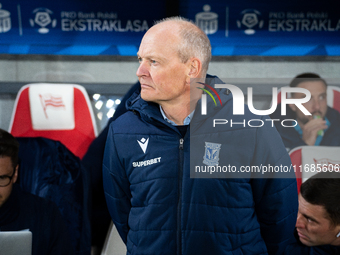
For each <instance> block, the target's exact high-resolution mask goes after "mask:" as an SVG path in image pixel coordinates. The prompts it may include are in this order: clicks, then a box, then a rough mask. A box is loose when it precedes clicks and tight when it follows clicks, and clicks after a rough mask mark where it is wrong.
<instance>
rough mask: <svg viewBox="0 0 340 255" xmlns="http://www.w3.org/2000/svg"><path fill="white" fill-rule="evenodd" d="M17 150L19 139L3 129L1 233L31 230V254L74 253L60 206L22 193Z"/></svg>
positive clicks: (0, 140) (0, 132)
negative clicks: (17, 182)
mask: <svg viewBox="0 0 340 255" xmlns="http://www.w3.org/2000/svg"><path fill="white" fill-rule="evenodd" d="M18 151H19V143H18V142H17V140H16V139H15V138H14V137H13V136H12V135H11V134H9V133H8V132H6V131H5V130H2V129H0V231H22V230H27V229H28V230H30V231H31V232H32V255H42V254H48V255H72V254H74V249H73V247H72V243H71V240H70V238H69V235H68V230H67V227H66V224H65V222H64V219H63V218H62V216H61V214H60V212H59V209H58V207H57V206H56V205H55V204H54V203H53V202H50V201H48V200H45V199H43V198H40V197H38V196H35V195H32V194H29V193H25V192H23V191H22V190H21V188H20V186H19V185H18V184H16V181H17V179H18V175H19V173H18V167H19V165H18V162H19V159H18ZM18 245H20V244H18ZM0 253H1V249H0Z"/></svg>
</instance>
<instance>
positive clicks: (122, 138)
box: [103, 17, 298, 255]
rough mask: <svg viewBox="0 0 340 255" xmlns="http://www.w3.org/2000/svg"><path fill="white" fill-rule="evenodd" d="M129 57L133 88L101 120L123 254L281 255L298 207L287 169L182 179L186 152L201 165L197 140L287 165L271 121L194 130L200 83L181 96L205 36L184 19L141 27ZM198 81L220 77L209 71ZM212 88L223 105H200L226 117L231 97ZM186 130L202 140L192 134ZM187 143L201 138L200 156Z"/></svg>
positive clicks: (203, 52) (244, 157)
mask: <svg viewBox="0 0 340 255" xmlns="http://www.w3.org/2000/svg"><path fill="white" fill-rule="evenodd" d="M137 55H138V59H139V63H140V66H139V68H138V70H137V76H138V78H139V82H140V84H141V92H140V93H139V92H136V93H134V94H133V95H132V96H131V97H130V98H129V99H128V101H127V110H128V111H127V112H126V113H124V114H123V115H121V116H120V117H119V118H117V119H116V120H115V121H113V122H112V123H111V124H110V127H109V133H108V135H107V141H106V146H105V151H104V159H103V183H104V191H105V196H106V200H107V204H108V208H109V212H110V214H111V217H112V220H113V223H114V224H115V226H116V228H117V230H118V232H119V234H120V236H121V238H122V240H123V241H124V242H125V243H126V246H127V254H155V255H156V254H162V255H166V254H171V255H172V254H196V255H200V254H202V255H203V254H204V255H206V254H211V255H214V254H216V255H223V254H281V253H283V251H284V248H285V247H286V246H287V244H289V243H290V241H291V240H290V239H291V238H292V237H293V232H294V224H295V221H296V214H297V206H298V204H297V202H298V201H297V187H296V179H295V175H294V173H293V174H292V175H289V176H290V177H292V178H287V179H266V178H259V179H252V178H244V179H242V178H239V179H231V178H230V179H227V178H224V179H218V178H216V179H214V178H211V179H208V178H190V160H191V156H193V160H194V161H196V162H198V163H200V164H202V161H203V156H204V141H209V143H211V144H212V143H213V144H218V143H221V144H220V145H221V150H220V158H219V160H220V161H221V163H222V161H223V163H226V162H227V163H229V164H230V165H238V166H239V165H240V164H243V165H260V164H271V165H276V166H277V165H284V166H288V165H290V164H291V162H290V159H289V156H288V154H287V152H286V150H285V148H284V146H283V143H282V141H281V139H280V136H279V134H278V133H277V131H276V130H275V128H272V127H270V126H266V127H264V128H256V129H252V130H251V129H250V128H244V129H243V128H231V129H227V130H226V131H225V132H223V133H221V134H220V135H219V134H218V133H217V131H215V130H213V129H209V131H207V132H204V133H203V134H201V133H197V132H198V131H197V129H196V128H195V127H197V126H198V125H199V123H200V124H202V125H204V124H207V123H212V119H211V118H212V115H211V112H209V113H210V114H207V115H206V116H202V115H200V114H199V112H200V109H198V110H197V108H196V107H199V106H200V104H198V103H197V102H198V100H199V98H200V96H201V95H202V94H201V93H202V90H200V89H196V88H195V89H194V90H193V91H192V92H193V94H192V95H191V94H190V87H191V85H190V83H191V80H192V79H196V78H200V79H204V78H205V77H206V73H207V70H208V66H209V62H210V59H211V46H210V42H209V39H208V37H207V36H206V35H205V33H204V32H203V31H202V30H201V29H199V28H198V27H197V26H196V25H195V24H193V23H191V22H189V21H187V20H185V19H183V18H180V17H173V18H168V19H165V20H163V21H160V22H158V23H156V25H154V26H153V27H151V28H150V29H149V30H148V31H147V32H146V34H145V35H144V37H143V39H142V42H141V45H140V48H139V51H138V54H137ZM206 82H207V83H209V84H210V85H209V84H206V85H205V86H206V87H208V86H214V84H220V83H222V81H221V80H219V79H218V78H217V77H214V79H209V81H208V79H207V80H206ZM198 86H199V84H198ZM200 86H201V87H200V88H203V85H202V84H201V85H200ZM217 93H218V94H219V95H220V97H221V100H222V102H224V104H223V105H221V106H218V107H216V108H213V106H211V104H213V102H212V99H211V100H210V99H209V101H208V103H207V104H208V105H209V106H210V108H209V109H211V110H212V111H214V114H216V115H217V117H221V116H223V117H224V118H228V117H229V118H232V117H233V115H232V114H231V112H232V110H231V108H232V104H233V100H232V95H231V94H230V93H227V90H226V89H217ZM195 109H196V110H195ZM208 115H210V116H208ZM217 117H216V118H217ZM242 117H243V118H247V120H248V118H251V117H254V116H253V115H251V114H250V113H249V112H247V113H246V114H245V116H242ZM200 130H201V131H203V130H202V129H200ZM195 131H196V134H198V135H201V136H202V139H198V138H197V139H191V134H194V132H195ZM191 142H192V143H194V142H200V148H199V150H200V151H201V152H200V153H199V154H197V155H191V153H190V147H191ZM212 152H214V153H211V154H210V155H211V158H214V159H216V151H212ZM287 176H288V175H287Z"/></svg>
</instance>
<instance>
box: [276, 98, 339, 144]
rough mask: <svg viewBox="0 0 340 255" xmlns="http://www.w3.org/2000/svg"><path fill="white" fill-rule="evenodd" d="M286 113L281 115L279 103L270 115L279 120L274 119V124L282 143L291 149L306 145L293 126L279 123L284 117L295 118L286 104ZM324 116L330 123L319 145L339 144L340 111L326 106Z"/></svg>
mask: <svg viewBox="0 0 340 255" xmlns="http://www.w3.org/2000/svg"><path fill="white" fill-rule="evenodd" d="M286 110H287V114H286V116H283V115H281V104H279V105H278V108H277V109H276V111H275V112H274V113H273V114H272V115H270V117H271V118H272V119H279V120H280V121H275V122H274V123H275V126H276V128H277V131H279V133H280V135H281V137H282V140H283V143H284V145H285V146H286V148H287V150H291V149H293V148H295V147H298V146H305V145H307V144H306V143H305V142H304V141H303V140H302V138H301V137H300V135H299V133H298V132H297V131H296V130H295V128H294V127H284V126H282V125H281V123H280V122H281V121H282V120H284V119H295V117H296V115H295V113H294V112H293V111H292V110H291V109H290V107H288V106H287V108H286ZM326 118H327V119H328V120H329V122H330V123H331V125H330V126H329V127H328V129H327V130H326V132H325V134H324V136H323V138H322V140H321V143H320V145H323V146H340V113H339V112H338V111H337V110H334V109H333V108H330V107H328V108H327V113H326ZM285 125H286V126H293V125H294V123H293V122H292V121H286V123H285Z"/></svg>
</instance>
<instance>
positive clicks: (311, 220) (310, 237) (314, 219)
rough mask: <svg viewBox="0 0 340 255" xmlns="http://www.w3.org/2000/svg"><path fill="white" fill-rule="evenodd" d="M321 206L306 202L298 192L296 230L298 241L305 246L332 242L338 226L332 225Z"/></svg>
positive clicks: (335, 238) (337, 231) (334, 239)
mask: <svg viewBox="0 0 340 255" xmlns="http://www.w3.org/2000/svg"><path fill="white" fill-rule="evenodd" d="M327 216H328V214H327V212H326V210H325V208H324V207H323V206H320V205H313V204H310V203H308V202H307V201H306V200H305V199H304V198H303V197H302V196H301V194H299V212H298V218H297V220H296V230H297V232H298V235H299V239H300V241H301V242H302V243H303V244H304V245H307V246H316V245H324V244H334V242H335V241H337V237H336V235H337V234H338V233H339V231H340V226H333V225H332V224H331V221H330V219H329V218H328V217H327Z"/></svg>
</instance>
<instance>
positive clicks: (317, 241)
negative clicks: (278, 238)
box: [285, 165, 340, 255]
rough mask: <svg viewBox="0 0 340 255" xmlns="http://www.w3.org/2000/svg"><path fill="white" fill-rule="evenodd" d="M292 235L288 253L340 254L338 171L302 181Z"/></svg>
mask: <svg viewBox="0 0 340 255" xmlns="http://www.w3.org/2000/svg"><path fill="white" fill-rule="evenodd" d="M339 167H340V166H339V165H338V169H339ZM295 235H296V243H295V244H293V245H289V246H288V247H287V250H286V253H285V254H287V255H294V254H296V255H298V254H299V255H300V254H301V255H304V254H306V255H312V254H319V255H322V254H325V255H326V254H334V255H335V254H340V173H339V171H338V172H332V173H330V172H321V173H318V174H316V175H314V176H312V177H311V178H309V179H307V180H306V181H305V182H304V183H302V185H301V191H300V194H299V213H298V218H297V221H296V233H295Z"/></svg>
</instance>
